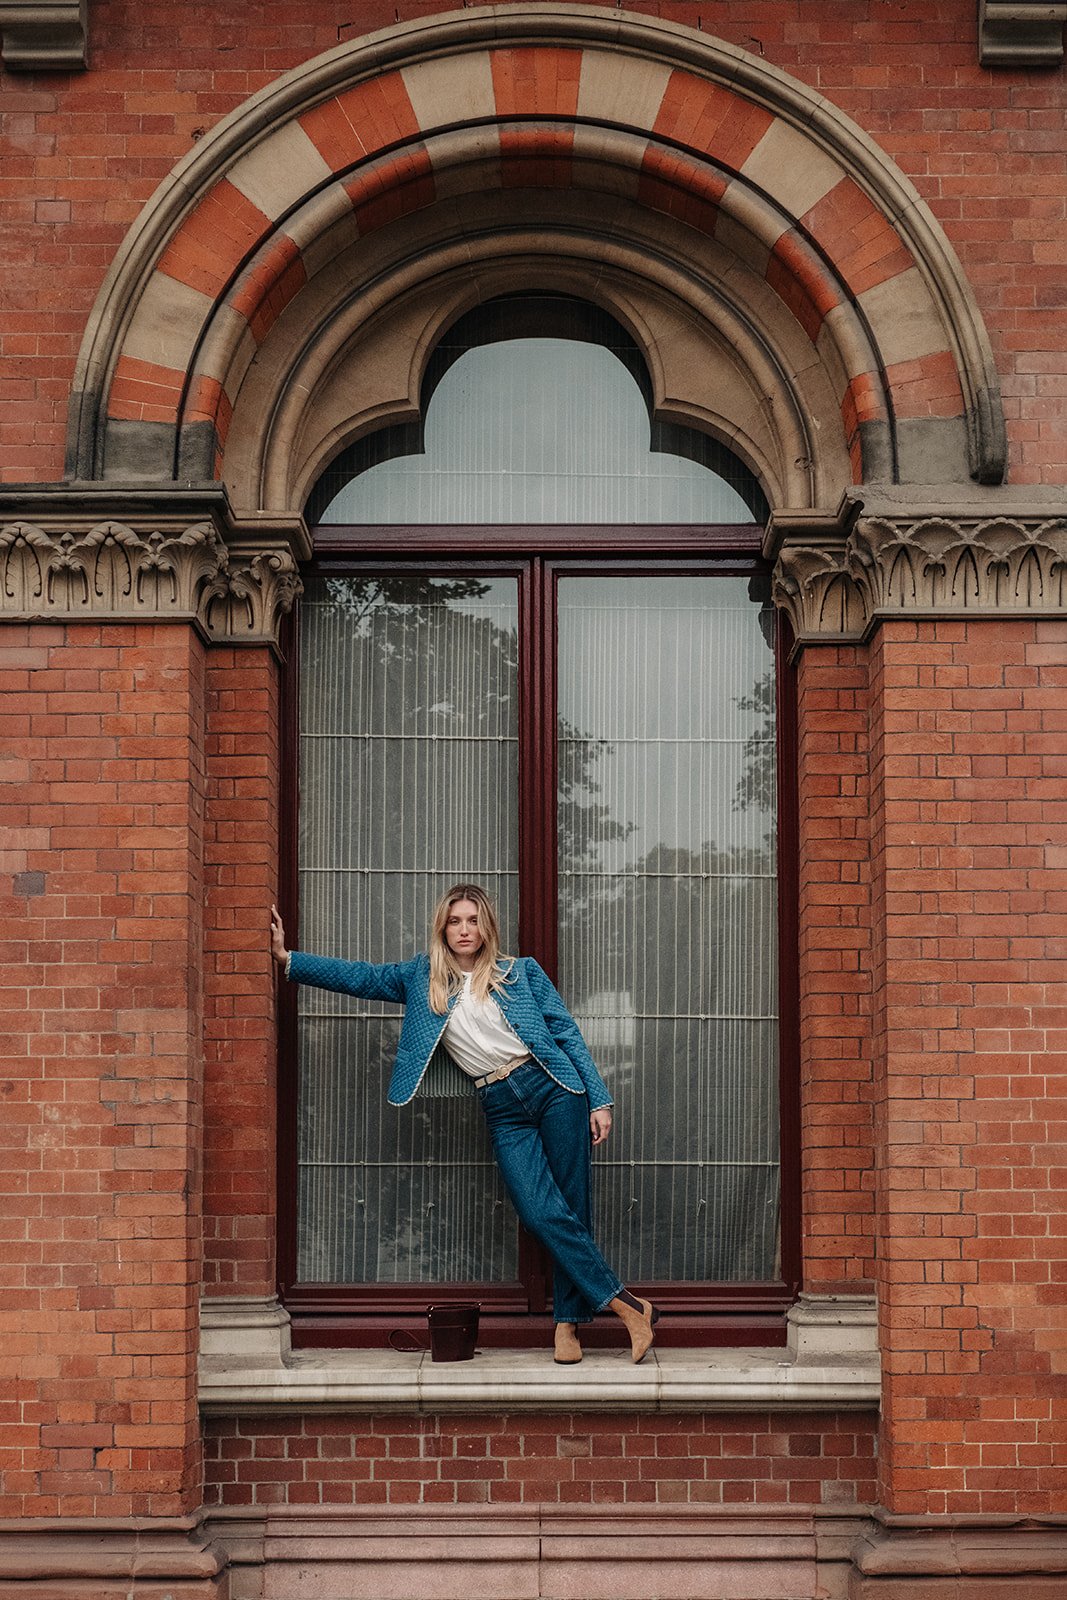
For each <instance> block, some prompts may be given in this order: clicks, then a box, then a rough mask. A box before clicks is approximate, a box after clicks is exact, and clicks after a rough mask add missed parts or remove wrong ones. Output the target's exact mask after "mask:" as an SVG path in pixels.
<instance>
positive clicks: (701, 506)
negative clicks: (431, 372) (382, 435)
mask: <svg viewBox="0 0 1067 1600" xmlns="http://www.w3.org/2000/svg"><path fill="white" fill-rule="evenodd" d="M649 439H650V429H649V418H648V411H647V409H646V407H645V403H644V400H643V398H642V396H641V392H640V390H639V388H638V386H637V383H636V382H635V380H634V378H633V377H632V376H631V374H630V373H629V372H628V371H627V370H626V368H625V367H624V366H623V365H622V363H621V362H620V361H619V360H618V359H617V357H615V356H614V355H612V354H611V352H610V351H609V350H607V349H604V348H603V347H602V346H599V345H595V344H589V343H582V342H578V341H575V340H570V339H557V338H546V339H510V340H506V341H503V342H500V343H495V344H490V345H482V346H478V347H476V348H473V349H470V350H467V351H466V352H465V354H463V355H462V356H461V357H460V358H459V359H458V360H457V361H456V362H455V364H454V365H453V366H451V367H450V368H449V370H448V371H447V372H446V373H445V375H444V376H443V377H442V379H441V381H440V383H439V384H438V386H437V388H436V389H435V391H434V393H433V396H432V398H431V400H430V403H429V406H428V408H427V413H426V427H425V451H424V453H423V454H421V455H409V456H400V457H397V458H396V459H393V460H389V461H381V462H378V463H377V464H376V465H374V466H371V467H369V468H367V470H366V471H364V472H361V473H359V475H358V476H356V477H354V478H352V479H351V480H350V481H349V482H348V483H346V484H345V485H344V486H343V487H342V488H341V489H340V491H339V492H338V493H337V494H336V495H335V496H334V498H333V499H332V500H331V501H330V503H329V504H328V506H327V507H326V509H325V510H324V511H323V512H322V514H321V515H320V517H319V518H318V520H319V521H320V522H323V523H333V524H337V523H341V524H344V523H355V524H360V525H366V524H376V523H487V524H494V523H495V524H500V523H734V522H741V523H750V522H751V521H752V520H753V517H752V512H751V511H750V510H749V508H748V506H747V505H746V504H745V502H744V500H743V499H742V498H741V496H740V495H739V494H738V493H737V491H736V490H735V489H734V488H732V487H731V485H730V484H729V483H728V482H727V481H726V479H725V478H724V477H722V476H721V475H720V474H719V473H718V472H715V471H713V470H711V469H710V468H709V467H706V466H703V465H702V464H701V463H700V462H699V461H693V460H688V459H686V458H685V457H683V456H680V455H673V454H666V453H663V452H659V451H653V450H651V449H650V445H649ZM739 465H740V464H739ZM742 470H743V469H742Z"/></svg>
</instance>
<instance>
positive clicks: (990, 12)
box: [978, 0, 1067, 67]
mask: <svg viewBox="0 0 1067 1600" xmlns="http://www.w3.org/2000/svg"><path fill="white" fill-rule="evenodd" d="M1065 24H1067V5H1049V4H1048V3H1047V0H978V59H979V61H980V62H981V64H982V66H983V67H1058V66H1059V64H1060V62H1061V61H1062V60H1063V29H1064V25H1065Z"/></svg>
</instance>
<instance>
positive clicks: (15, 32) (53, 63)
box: [0, 0, 89, 72]
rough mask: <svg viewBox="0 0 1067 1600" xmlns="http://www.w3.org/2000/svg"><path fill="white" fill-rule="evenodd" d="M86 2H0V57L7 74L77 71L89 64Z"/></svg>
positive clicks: (48, 0)
mask: <svg viewBox="0 0 1067 1600" xmlns="http://www.w3.org/2000/svg"><path fill="white" fill-rule="evenodd" d="M87 4H88V0H0V54H2V55H3V58H4V66H5V67H6V68H7V70H8V71H9V72H80V71H81V70H82V69H83V68H85V67H86V66H87V65H88V61H87V53H88V44H89V30H88V23H87V20H86V8H87Z"/></svg>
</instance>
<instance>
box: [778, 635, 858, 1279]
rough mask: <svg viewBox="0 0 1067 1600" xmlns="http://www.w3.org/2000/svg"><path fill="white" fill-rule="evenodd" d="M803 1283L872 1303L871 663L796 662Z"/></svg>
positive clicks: (847, 650)
mask: <svg viewBox="0 0 1067 1600" xmlns="http://www.w3.org/2000/svg"><path fill="white" fill-rule="evenodd" d="M797 691H798V693H797V727H798V740H797V743H798V749H797V785H798V795H799V856H800V859H799V881H800V917H799V920H800V947H799V954H800V994H801V1008H800V1053H801V1091H800V1093H801V1128H802V1136H801V1148H802V1161H803V1173H804V1179H803V1203H804V1278H805V1283H806V1285H807V1287H808V1288H809V1289H810V1290H813V1291H815V1292H817V1293H824V1294H832V1293H838V1294H841V1293H846V1294H847V1293H852V1294H857V1293H864V1292H868V1291H869V1290H870V1289H871V1287H872V1280H873V1277H874V1263H873V1249H874V1183H873V1168H874V1152H873V1147H872V1140H873V1130H872V1126H871V1099H872V1069H871V1018H870V996H871V971H870V943H871V930H870V871H869V863H868V857H869V851H870V839H869V795H868V752H867V724H868V705H867V652H866V651H865V650H861V649H859V648H858V647H857V646H855V645H846V646H842V647H827V648H822V649H818V650H806V651H805V652H804V653H803V655H802V656H801V657H800V661H799V663H798V684H797Z"/></svg>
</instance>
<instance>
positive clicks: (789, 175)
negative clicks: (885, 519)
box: [70, 5, 1005, 512]
mask: <svg viewBox="0 0 1067 1600" xmlns="http://www.w3.org/2000/svg"><path fill="white" fill-rule="evenodd" d="M457 135H458V136H459V139H460V144H462V143H463V141H464V140H466V145H465V146H464V148H463V150H462V151H460V150H459V148H458V146H457V145H456V136H457ZM474 174H480V175H481V177H482V179H483V183H482V187H481V190H480V191H479V192H480V194H481V196H482V197H483V199H482V202H481V203H483V204H484V197H485V195H486V194H487V193H489V194H492V195H493V196H494V197H496V198H498V199H499V200H501V201H502V202H506V201H507V200H508V198H509V196H510V197H511V199H512V200H513V199H514V193H515V191H516V190H518V189H520V188H521V189H523V190H524V191H525V193H526V194H527V196H537V197H538V202H539V204H541V206H542V208H543V209H542V215H545V216H548V217H551V216H552V215H555V216H557V218H558V216H559V214H560V212H561V210H562V208H563V202H564V197H565V196H570V197H571V199H572V200H573V197H574V195H575V194H576V193H579V194H581V195H582V196H583V197H584V202H585V203H584V209H586V210H587V211H591V210H594V209H595V208H596V207H598V206H599V207H600V208H601V214H602V215H603V213H604V210H605V208H606V209H607V211H608V212H611V213H612V216H613V219H614V223H615V227H616V229H617V230H619V231H615V232H608V233H606V232H605V231H604V226H603V224H602V225H601V230H600V233H599V235H598V237H599V238H600V240H601V242H602V247H603V243H604V242H605V241H607V242H612V241H617V240H621V242H622V244H623V246H626V245H631V246H633V247H634V248H636V247H637V241H638V240H640V239H641V238H642V232H641V227H640V225H639V222H638V214H639V213H641V212H643V213H645V215H646V217H647V216H655V218H656V220H657V224H658V229H659V231H660V233H661V234H662V232H663V231H664V230H666V229H669V230H672V238H675V237H677V234H678V233H679V231H684V232H685V233H686V235H687V238H688V240H689V254H690V255H697V256H699V255H701V254H703V256H704V283H703V285H702V286H701V288H702V292H708V291H711V292H712V293H713V294H715V295H717V296H718V297H719V300H720V303H721V307H722V310H721V312H720V322H722V323H723V324H725V323H726V322H728V321H729V319H730V317H731V316H733V317H735V318H737V319H739V320H740V323H741V324H743V325H744V326H745V327H747V329H748V330H749V333H750V334H751V340H752V342H754V343H755V344H759V343H762V344H763V346H764V347H765V349H766V351H767V354H768V358H769V359H771V360H772V362H777V364H778V366H779V368H780V369H781V370H782V371H783V372H785V373H786V375H787V377H788V378H789V380H790V381H789V384H788V385H787V386H786V395H787V398H786V400H785V401H784V403H783V405H782V410H783V413H784V418H785V423H786V426H785V431H783V432H782V433H781V435H780V438H779V440H778V443H777V446H776V449H775V450H773V451H772V450H769V449H767V448H764V447H763V446H762V445H761V444H760V443H759V440H758V438H757V437H756V435H755V434H754V433H753V435H752V437H751V438H748V431H749V430H747V429H746V428H745V427H743V426H742V425H741V424H739V423H738V421H737V419H735V418H732V417H731V416H730V414H729V410H728V408H726V407H723V406H721V405H720V407H719V408H718V411H717V412H716V414H715V415H714V416H713V417H712V418H711V419H710V422H709V425H712V426H714V427H715V428H716V429H717V430H718V431H720V432H721V433H723V434H725V435H727V436H731V437H734V438H736V439H738V440H744V441H745V442H746V443H747V446H748V447H749V448H750V450H751V456H752V457H753V458H755V457H758V456H759V455H760V454H761V453H762V455H763V457H764V458H765V459H766V460H767V461H770V460H771V459H772V457H773V456H775V455H777V457H778V458H779V459H780V460H781V461H785V459H786V457H787V455H788V452H789V450H790V449H792V448H793V446H794V444H795V437H794V434H791V433H790V431H789V430H790V429H791V428H792V429H794V431H795V428H797V427H799V429H800V432H801V434H804V433H805V431H806V435H807V439H806V447H810V451H811V453H812V457H813V459H812V461H811V462H810V463H808V464H805V466H804V468H803V472H804V473H806V474H807V478H808V486H807V488H806V489H805V490H804V491H803V492H804V494H805V498H804V499H803V500H802V501H801V502H800V503H801V504H808V505H811V504H815V503H817V502H818V500H819V499H820V498H822V497H823V496H824V493H825V491H824V488H823V485H822V481H821V480H825V482H830V481H831V480H833V481H835V482H836V486H837V488H838V489H840V488H841V487H843V485H844V483H847V482H848V481H849V478H851V479H853V480H870V479H872V478H889V479H893V478H896V479H905V480H909V479H910V480H912V481H915V480H917V479H919V480H926V481H938V480H941V481H958V480H959V479H960V478H965V477H966V475H967V473H968V471H969V472H970V473H971V474H972V475H973V476H975V477H977V478H978V479H980V480H981V481H984V482H995V481H998V480H999V478H1000V477H1001V476H1002V474H1003V470H1004V459H1005V448H1004V430H1003V419H1002V415H1001V410H1000V402H999V394H998V388H997V382H996V376H995V372H994V368H993V363H992V359H991V355H990V350H989V345H988V340H987V337H986V334H985V331H984V328H983V326H982V323H981V319H980V317H979V315H978V312H977V310H976V307H975V304H974V301H973V298H972V296H971V294H970V291H969V289H968V286H967V284H966V281H965V279H964V277H963V274H962V272H961V270H960V267H959V263H958V261H957V260H956V258H955V256H954V254H953V252H952V250H951V248H950V246H949V245H948V242H947V240H946V239H945V236H944V234H943V233H942V231H941V230H940V228H939V227H938V225H937V223H936V222H935V220H934V218H933V217H932V215H931V213H930V212H929V210H928V208H927V207H926V206H925V205H924V203H923V202H922V200H921V198H920V197H919V195H918V194H917V192H916V191H915V190H914V188H913V187H912V186H911V185H910V184H909V183H908V181H907V180H906V179H905V178H904V177H903V175H902V174H901V173H900V172H899V171H898V170H897V169H896V168H895V167H894V166H893V164H892V163H891V162H889V161H888V160H887V158H886V157H885V155H884V153H882V152H881V151H880V150H879V149H878V148H877V146H875V145H874V144H873V143H872V142H871V141H870V140H869V139H868V138H867V137H866V136H865V135H864V134H863V133H862V132H861V131H860V130H859V129H858V128H856V127H855V125H854V124H852V123H851V122H850V121H849V120H848V119H847V118H845V117H844V116H843V115H842V114H841V113H840V112H839V111H837V110H836V108H834V107H833V106H832V105H830V104H829V103H828V102H827V101H825V100H823V99H822V98H821V97H820V96H818V95H817V94H815V93H814V92H813V91H811V90H810V89H808V88H806V87H805V86H803V85H801V84H799V83H797V82H795V81H794V80H793V79H791V78H789V77H788V76H787V75H786V74H784V73H781V72H779V71H777V70H776V69H774V68H772V67H769V66H768V65H767V63H766V62H764V61H761V60H758V59H757V58H755V57H752V56H749V55H748V54H746V52H744V51H741V50H738V49H736V48H734V47H731V46H728V45H725V44H723V43H721V42H719V41H715V40H710V39H708V38H707V37H706V36H704V35H701V34H698V33H694V32H692V31H691V30H689V29H686V28H682V27H678V26H675V25H672V24H669V23H664V22H662V21H660V20H659V19H655V18H646V17H639V16H630V15H627V14H625V13H620V12H613V11H607V10H605V9H603V8H583V7H572V6H566V7H561V6H554V5H518V6H501V7H479V8H476V9H474V10H471V11H464V12H462V13H455V14H449V15H445V16H440V17H435V18H431V19H428V20H426V21H422V22H419V23H416V24H410V25H406V26H402V27H398V28H395V29H390V30H387V31H386V32H384V33H381V34H378V35H375V36H372V37H371V38H369V39H366V40H363V41H359V42H356V43H353V44H349V45H344V46H341V47H339V48H338V49H337V50H335V51H332V52H330V53H329V54H327V55H325V56H322V57H319V58H317V59H316V60H315V61H312V62H310V63H308V64H307V65H305V66H304V67H301V68H299V69H297V70H296V71H295V72H292V73H289V74H288V75H286V76H285V77H284V78H282V79H280V80H279V82H278V83H277V84H275V85H273V86H271V87H270V88H268V89H267V90H265V91H263V92H262V93H261V94H260V95H258V96H256V97H254V98H253V99H252V100H250V101H249V102H247V103H246V104H245V105H244V106H243V107H241V108H239V110H238V111H237V112H235V113H234V114H233V115H232V116H231V117H230V118H228V119H227V120H226V121H225V122H224V123H222V124H221V125H220V126H219V127H218V128H217V129H215V130H213V132H212V133H211V134H209V135H208V136H207V137H206V138H205V139H204V140H202V141H201V143H200V144H199V145H198V146H197V148H196V150H195V151H194V152H192V153H191V154H190V156H189V157H188V158H187V159H186V160H185V161H184V162H183V163H182V164H180V166H179V167H178V168H176V169H175V171H174V172H173V173H172V174H171V176H170V178H169V179H168V180H167V181H166V182H165V183H164V184H163V185H162V186H161V188H160V190H159V191H157V194H156V195H155V197H154V198H153V200H152V201H151V202H149V205H148V206H147V207H146V209H145V212H144V213H143V214H142V216H141V218H140V219H139V221H138V223H137V224H135V226H134V228H133V229H132V230H131V233H130V235H129V236H128V238H127V240H126V242H125V244H124V246H123V249H122V251H121V252H120V255H119V257H118V259H117V260H116V262H115V265H114V268H113V271H112V273H111V275H110V277H109V279H108V281H107V283H106V284H105V286H104V289H103V290H102V291H101V295H100V298H99V301H98V304H97V307H96V308H95V310H94V313H93V317H92V320H91V323H90V326H89V328H88V330H87V334H86V339H85V343H84V346H83V352H82V357H81V360H80V363H79V375H78V394H77V395H76V396H75V403H74V407H73V413H72V427H71V458H70V467H71V471H72V473H73V474H74V475H75V476H77V477H82V478H85V477H88V478H98V479H99V478H111V479H115V478H128V477H131V476H139V477H143V478H147V479H150V480H152V481H156V482H159V481H161V480H164V479H166V478H170V479H175V478H188V477H190V476H203V475H204V473H205V470H206V469H207V468H208V467H210V469H211V470H212V471H217V472H221V471H222V470H223V460H224V458H225V457H228V455H229V449H230V446H229V442H228V439H227V437H226V436H227V432H228V426H229V421H230V415H231V413H232V412H233V411H234V410H235V408H236V409H237V410H238V411H239V410H240V408H241V406H242V403H243V402H242V390H243V384H244V381H245V379H246V377H247V374H248V373H249V372H250V371H251V369H252V366H253V362H255V363H258V364H261V365H266V364H267V360H266V358H267V355H268V352H267V344H268V342H269V340H270V335H271V333H272V331H273V329H274V326H275V324H276V323H278V322H279V321H280V320H281V319H282V318H284V317H285V315H286V314H287V311H288V309H289V308H290V307H291V306H293V304H294V303H295V302H298V301H299V300H302V299H303V298H304V296H305V295H306V294H307V293H308V292H309V290H310V288H311V286H312V285H313V282H314V280H315V279H316V277H318V276H320V275H321V274H322V273H323V272H324V271H325V270H326V267H327V266H328V265H329V263H330V262H332V261H334V260H337V259H339V258H341V257H342V256H343V253H344V251H345V250H346V249H349V248H350V247H354V246H361V250H357V254H360V253H362V251H366V252H367V253H368V254H370V253H371V250H372V249H373V248H374V247H375V246H376V240H377V239H384V238H385V237H386V236H394V237H395V236H396V230H397V226H398V224H400V223H407V224H409V225H412V219H414V225H415V226H416V227H418V226H419V225H422V226H423V229H424V232H427V233H429V234H431V235H432V234H433V232H434V230H435V229H438V228H439V227H440V226H442V225H443V224H445V223H447V222H448V220H449V219H450V218H451V219H452V221H453V223H454V222H455V221H456V219H457V217H458V218H459V219H460V220H462V213H463V208H464V204H465V203H467V204H468V210H469V209H470V206H469V200H468V202H465V196H466V197H471V196H473V194H474V192H475V191H474V185H473V183H472V181H471V180H472V176H473V175H474ZM487 178H488V179H489V180H490V181H489V182H488V183H486V182H485V181H484V180H486V179H487ZM545 197H549V198H550V199H552V200H553V204H552V205H548V206H546V199H545ZM613 207H614V210H613V211H612V208H613ZM331 214H332V215H333V221H332V222H331V221H329V220H328V219H329V217H330V215H331ZM471 226H473V227H475V228H476V229H478V228H482V227H484V216H483V217H481V218H477V217H474V218H472V220H471ZM627 230H628V231H627ZM648 231H649V230H648V228H647V226H646V228H645V230H644V232H645V236H646V237H647V234H648ZM501 237H502V238H503V237H505V235H503V234H502V235H501ZM468 240H469V230H468V231H467V232H466V233H464V232H460V233H458V234H455V233H454V234H453V241H454V242H455V243H457V244H459V245H461V246H463V247H465V246H466V243H467V242H468ZM645 248H646V251H647V246H646V247H645ZM602 254H603V248H602ZM608 264H609V265H610V266H612V267H613V268H614V267H616V266H617V265H618V264H617V263H611V262H609V263H608ZM585 271H586V285H587V292H588V289H589V287H590V286H591V285H595V284H596V282H597V278H596V277H595V276H593V275H592V273H591V272H590V270H589V268H588V266H586V268H585ZM646 275H647V276H650V277H652V278H654V276H655V274H654V272H650V273H648V274H646ZM659 290H660V286H659V285H655V288H654V292H656V293H658V292H659ZM367 292H370V289H369V286H368V289H367ZM616 292H617V293H618V294H619V295H621V294H622V290H621V289H618V288H617V290H616ZM650 292H652V291H650ZM672 293H673V294H674V299H675V302H676V304H677V305H679V306H681V305H683V304H685V303H686V302H685V300H684V298H683V299H679V296H678V294H677V284H676V285H674V287H673V290H672ZM631 298H632V296H631ZM772 302H773V306H772ZM786 314H788V317H789V318H790V319H791V323H792V325H793V329H794V332H793V334H792V335H791V336H790V337H792V338H794V339H795V337H796V333H795V330H797V329H799V330H800V333H801V334H802V336H803V339H804V341H805V344H804V354H803V358H802V359H800V360H797V359H795V358H793V357H792V356H790V355H788V354H787V351H788V347H789V340H788V339H787V338H786V336H785V335H784V333H783V331H782V330H783V328H784V326H785V320H784V319H785V316H786ZM293 316H295V313H293V314H292V315H291V316H290V322H292V320H293ZM712 326H713V327H714V324H712ZM717 332H718V337H719V341H720V344H721V345H724V344H726V343H728V342H729V341H728V335H727V334H726V333H725V332H724V329H723V328H722V327H720V328H719V329H718V330H717ZM712 342H714V339H713V341H712ZM304 345H305V346H307V345H308V340H307V338H306V337H305V338H304ZM650 354H651V357H652V359H651V361H650V365H651V366H652V368H653V370H655V368H656V359H657V355H658V352H657V351H651V352H650ZM261 356H262V357H264V358H265V359H264V361H263V362H260V357H261ZM723 359H724V360H725V357H724V358H723ZM660 365H661V366H663V365H664V363H663V362H662V361H661V362H660ZM790 368H793V369H796V370H794V371H790V370H789V369H790ZM816 369H819V371H820V373H821V376H820V377H819V378H818V379H817V380H813V381H815V382H816V384H818V383H821V384H822V386H823V389H824V390H825V392H826V393H832V394H833V396H834V408H833V411H832V413H829V412H827V410H826V407H825V404H824V402H823V399H820V400H819V402H818V404H817V405H815V406H814V408H813V402H812V398H811V395H810V394H805V392H804V387H803V384H802V383H800V382H798V381H797V374H798V372H799V373H803V374H811V373H814V372H815V370H816ZM723 370H725V368H724V369H723ZM662 387H663V392H664V394H666V392H667V390H669V389H670V387H671V383H670V380H669V376H665V377H664V381H663V385H662ZM409 388H410V385H409ZM249 392H251V391H249ZM275 398H276V399H277V398H278V397H277V396H276V397H275ZM393 398H394V400H395V395H394V397H393ZM261 416H262V413H261ZM179 435H180V440H179ZM293 437H295V433H294V435H293ZM824 441H825V442H824ZM843 451H845V452H848V453H849V454H850V456H851V469H850V471H849V472H848V474H847V475H845V476H844V477H843V476H842V473H841V466H840V463H841V460H842V452H843ZM801 459H803V457H802V456H798V457H796V458H795V459H794V470H792V471H791V472H787V471H785V470H784V468H782V467H779V469H778V476H777V478H776V479H772V481H771V484H770V487H771V488H772V490H773V491H774V495H775V497H779V496H784V497H786V498H789V497H792V496H793V495H795V494H797V493H799V492H800V490H799V489H798V487H797V483H796V477H797V472H796V470H795V462H796V460H801ZM290 476H291V483H292V492H294V493H295V492H297V489H298V485H299V484H300V483H302V482H304V481H305V478H306V474H305V473H302V472H299V471H298V472H296V473H295V474H291V475H290ZM272 492H273V491H272ZM238 503H239V505H240V507H241V509H242V510H248V511H252V510H256V509H259V503H258V502H257V503H247V502H245V503H243V504H242V502H241V501H240V500H239V501H238ZM778 503H779V504H781V503H782V500H781V499H779V500H778ZM823 503H824V504H825V503H826V502H825V499H823ZM278 509H285V510H287V511H290V512H291V511H293V510H294V509H295V507H294V505H293V504H290V505H289V506H288V507H285V508H281V507H279V508H278Z"/></svg>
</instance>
